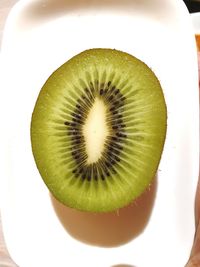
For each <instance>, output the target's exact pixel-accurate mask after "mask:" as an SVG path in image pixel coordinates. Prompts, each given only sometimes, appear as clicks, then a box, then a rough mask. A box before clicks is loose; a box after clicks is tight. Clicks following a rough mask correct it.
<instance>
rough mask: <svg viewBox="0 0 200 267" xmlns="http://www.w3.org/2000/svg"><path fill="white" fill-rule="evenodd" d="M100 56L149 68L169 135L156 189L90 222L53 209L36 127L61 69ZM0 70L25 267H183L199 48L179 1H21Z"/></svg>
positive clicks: (10, 210)
mask: <svg viewBox="0 0 200 267" xmlns="http://www.w3.org/2000/svg"><path fill="white" fill-rule="evenodd" d="M94 47H108V48H116V49H119V50H123V51H126V52H129V53H131V54H133V55H135V56H137V57H139V58H140V59H141V60H143V61H145V62H146V63H147V64H148V65H149V66H150V67H151V68H152V69H153V70H154V71H155V73H156V75H157V76H158V78H159V79H160V81H161V84H162V87H163V90H164V94H165V98H166V102H167V107H168V131H167V139H166V144H165V149H164V153H163V157H162V160H161V163H160V166H159V171H158V175H157V178H156V179H155V182H154V184H153V185H152V186H151V187H150V188H149V190H147V192H146V193H145V194H144V195H143V196H142V197H141V198H140V199H139V200H137V201H136V203H133V204H132V205H130V206H129V207H128V208H125V209H122V210H120V211H119V212H118V214H117V213H115V214H109V215H88V214H85V213H81V212H76V211H73V210H70V209H68V208H65V207H63V206H62V205H61V204H59V203H58V202H56V201H55V200H53V199H52V198H51V197H50V195H49V192H48V190H47V189H46V187H45V185H44V183H43V182H42V179H41V178H40V175H39V173H38V171H37V169H36V166H35V163H34V160H33V156H32V152H31V144H30V130H29V129H30V119H31V113H32V110H33V107H34V103H35V100H36V98H37V95H38V93H39V90H40V88H41V86H42V85H43V83H44V82H45V80H46V79H47V77H48V76H49V75H50V74H51V72H52V71H53V70H55V69H56V68H57V67H58V66H60V65H61V64H62V63H64V62H65V61H66V60H67V59H69V58H70V57H72V56H73V55H75V54H77V53H78V52H80V51H82V50H85V49H88V48H94ZM1 52H2V53H1V61H0V62H1V69H0V77H1V81H0V83H1V84H0V88H1V92H0V94H1V96H0V120H1V131H0V140H1V141H0V142H1V143H0V147H1V150H0V153H1V154H0V155H1V158H0V162H1V175H0V176H1V180H0V196H1V199H0V200H1V202H0V203H1V213H2V220H3V228H4V234H5V239H6V243H7V246H8V250H9V252H10V254H11V256H12V257H13V259H14V260H15V261H16V263H17V264H18V265H19V266H20V267H46V266H48V267H55V266H59V267H64V266H65V267H66V266H69V267H76V266H77V267H79V266H87V267H94V266H95V267H111V266H132V267H133V266H134V267H161V266H162V267H169V266H170V267H183V266H184V264H185V263H186V261H187V259H188V256H189V253H190V248H191V244H192V240H193V234H194V215H193V206H194V195H195V187H196V182H197V178H198V169H199V168H198V166H199V134H198V130H199V117H198V115H199V102H198V101H199V97H198V75H197V57H196V49H195V40H194V37H193V34H192V25H191V20H190V16H189V13H188V11H187V9H186V7H185V6H184V4H183V2H182V0H176V1H175V0H132V1H131V0H121V1H120V0H85V1H81V0H76V1H64V0H57V1H56V0H48V1H47V0H46V1H45V0H32V1H30V0H29V1H28V0H26V1H25V0H24V1H19V3H18V4H17V5H16V6H15V7H14V8H13V9H12V11H11V13H10V15H9V18H8V20H7V24H6V27H5V31H4V38H3V43H2V51H1Z"/></svg>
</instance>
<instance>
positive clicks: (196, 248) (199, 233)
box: [185, 52, 200, 267]
mask: <svg viewBox="0 0 200 267" xmlns="http://www.w3.org/2000/svg"><path fill="white" fill-rule="evenodd" d="M198 63H199V78H200V52H198ZM199 87H200V79H199ZM195 224H196V232H195V236H194V243H193V247H192V251H191V255H190V259H189V262H188V263H187V265H186V266H185V267H200V174H199V182H198V185H197V191H196V201H195Z"/></svg>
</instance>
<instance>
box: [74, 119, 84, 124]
mask: <svg viewBox="0 0 200 267" xmlns="http://www.w3.org/2000/svg"><path fill="white" fill-rule="evenodd" d="M72 121H73V122H76V123H78V124H83V121H81V120H77V119H75V118H72Z"/></svg>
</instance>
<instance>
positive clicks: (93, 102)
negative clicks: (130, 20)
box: [31, 49, 167, 212]
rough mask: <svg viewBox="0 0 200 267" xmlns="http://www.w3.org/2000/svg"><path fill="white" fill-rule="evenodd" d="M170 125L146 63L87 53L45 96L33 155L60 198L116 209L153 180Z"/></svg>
mask: <svg viewBox="0 0 200 267" xmlns="http://www.w3.org/2000/svg"><path fill="white" fill-rule="evenodd" d="M166 121H167V110H166V104H165V100H164V96H163V91H162V88H161V86H160V83H159V81H158V79H157V78H156V76H155V74H154V73H153V72H152V71H151V69H150V68H149V67H148V66H147V65H146V64H144V63H143V62H142V61H140V60H139V59H137V58H135V57H133V56H131V55H129V54H127V53H124V52H121V51H117V50H112V49H91V50H87V51H84V52H82V53H80V54H79V55H76V56H75V57H73V58H72V59H70V60H69V61H67V62H66V63H65V64H64V65H62V66H61V67H60V68H58V69H57V70H56V71H55V72H54V73H53V74H52V75H51V76H50V77H49V79H48V80H47V81H46V83H45V84H44V86H43V88H42V90H41V91H40V94H39V96H38V99H37V102H36V105H35V108H34V111H33V114H32V122H31V141H32V150H33V155H34V158H35V161H36V164H37V167H38V170H39V172H40V174H41V176H42V178H43V180H44V182H45V183H46V185H47V186H48V188H49V190H50V191H51V192H52V194H53V195H54V196H55V197H56V198H57V199H58V200H59V201H61V202H62V203H64V204H65V205H67V206H69V207H72V208H76V209H79V210H84V211H93V212H106V211H113V210H116V209H119V208H121V207H123V206H125V205H127V204H129V203H130V202H131V201H132V200H133V199H135V198H136V197H138V196H139V195H140V194H141V193H142V192H143V191H144V190H145V189H146V187H147V186H148V185H149V184H150V183H151V181H152V179H153V177H154V176H155V174H156V171H157V168H158V164H159V162H160V158H161V154H162V150H163V146H164V141H165V135H166V125H167V123H166Z"/></svg>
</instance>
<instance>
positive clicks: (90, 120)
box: [83, 98, 109, 164]
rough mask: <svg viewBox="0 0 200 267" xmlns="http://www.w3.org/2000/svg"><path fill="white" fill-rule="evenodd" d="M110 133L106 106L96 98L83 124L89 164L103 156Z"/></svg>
mask: <svg viewBox="0 0 200 267" xmlns="http://www.w3.org/2000/svg"><path fill="white" fill-rule="evenodd" d="M108 134H109V131H108V127H107V125H106V107H105V104H104V103H103V101H102V100H100V99H98V98H96V99H95V102H94V104H93V107H92V108H91V110H90V112H89V114H88V117H87V119H86V122H85V125H84V126H83V136H84V139H85V147H86V152H87V155H88V159H87V163H88V164H91V163H95V162H97V161H98V159H99V158H100V157H101V154H102V152H103V150H104V143H105V140H106V137H107V136H108Z"/></svg>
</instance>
